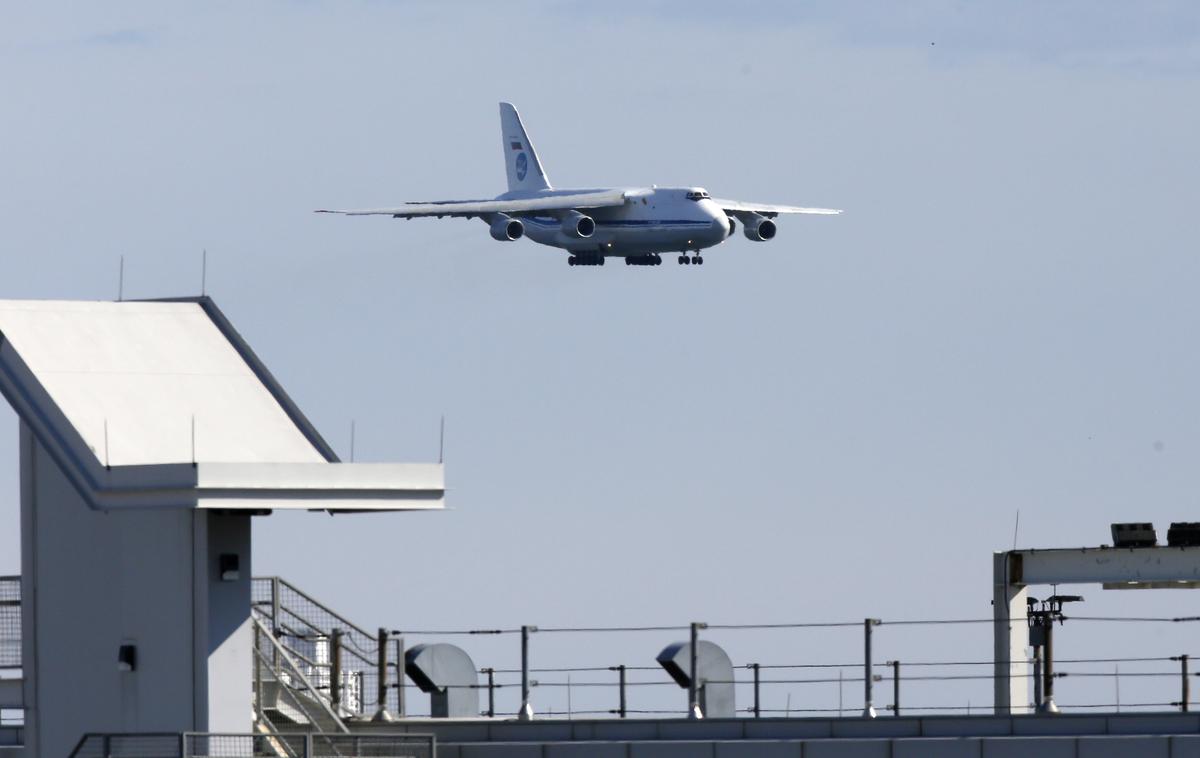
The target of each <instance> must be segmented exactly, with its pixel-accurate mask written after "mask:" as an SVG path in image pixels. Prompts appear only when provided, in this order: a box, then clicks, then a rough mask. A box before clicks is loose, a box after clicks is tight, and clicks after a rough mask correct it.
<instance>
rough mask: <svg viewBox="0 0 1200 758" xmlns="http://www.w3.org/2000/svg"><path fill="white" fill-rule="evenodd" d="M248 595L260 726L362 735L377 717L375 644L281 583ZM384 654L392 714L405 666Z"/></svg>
mask: <svg viewBox="0 0 1200 758" xmlns="http://www.w3.org/2000/svg"><path fill="white" fill-rule="evenodd" d="M253 591H254V602H253V611H254V612H253V616H254V624H255V645H254V649H255V660H254V664H255V665H254V675H253V687H254V703H255V714H256V718H257V720H258V721H259V722H260V723H261V724H262V725H264V726H266V727H268V728H270V729H272V730H277V731H281V732H295V731H303V732H311V733H317V734H328V735H335V734H350V733H355V732H358V731H360V730H359V729H356V726H359V725H362V724H363V723H364V722H366V721H368V720H369V719H370V718H371V717H372V716H374V714H375V711H376V709H377V704H376V703H375V700H376V693H377V692H378V682H379V671H380V669H379V652H380V651H379V640H378V638H376V637H375V636H372V635H370V634H368V633H367V632H366V631H365V630H364V629H362V628H361V627H359V626H357V625H355V624H353V623H351V622H350V621H349V620H348V619H346V618H345V617H343V616H341V615H340V614H338V613H336V612H334V611H333V610H331V609H330V608H329V607H328V606H326V605H324V604H323V603H320V602H319V601H317V600H316V599H314V598H312V597H311V596H309V595H307V594H305V593H304V592H302V591H301V590H300V589H299V588H297V587H295V586H294V585H292V584H289V583H288V582H286V581H284V580H283V579H281V578H279V577H267V578H256V579H254V580H253ZM387 652H388V653H390V654H391V655H389V656H388V658H389V660H388V661H387V663H386V665H385V666H384V668H383V671H384V676H385V677H386V685H387V688H388V695H387V700H388V703H387V706H388V710H389V711H390V712H392V713H396V712H399V711H400V710H401V707H400V704H401V696H400V695H399V687H397V685H396V683H397V682H400V681H403V670H402V668H401V667H402V666H403V663H399V664H398V663H397V659H398V657H399V654H400V651H399V648H398V647H397V648H394V649H390V650H387ZM335 680H336V686H334V683H335Z"/></svg>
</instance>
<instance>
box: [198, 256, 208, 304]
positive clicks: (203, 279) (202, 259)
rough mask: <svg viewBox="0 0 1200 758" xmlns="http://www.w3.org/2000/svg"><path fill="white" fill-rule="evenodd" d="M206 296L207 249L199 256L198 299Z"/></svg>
mask: <svg viewBox="0 0 1200 758" xmlns="http://www.w3.org/2000/svg"><path fill="white" fill-rule="evenodd" d="M207 294H208V248H205V249H204V250H203V251H202V252H201V254H200V297H204V296H205V295H207Z"/></svg>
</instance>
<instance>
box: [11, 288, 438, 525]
mask: <svg viewBox="0 0 1200 758" xmlns="http://www.w3.org/2000/svg"><path fill="white" fill-rule="evenodd" d="M0 394H3V395H4V397H5V398H7V399H8V401H9V403H10V404H11V405H12V406H13V408H14V409H15V410H16V411H17V414H18V415H19V416H20V417H21V420H22V421H23V422H24V423H25V424H26V425H27V426H28V428H29V429H30V431H31V432H32V433H33V434H34V436H35V437H36V439H37V440H38V442H39V443H40V444H41V446H42V448H43V449H45V451H46V453H47V454H48V455H49V456H50V458H51V459H52V460H54V461H55V463H56V464H57V465H58V466H59V468H60V469H61V470H62V471H63V472H64V474H65V475H66V476H67V477H68V478H69V479H70V481H71V482H72V483H73V484H74V486H75V487H76V489H77V490H78V491H79V492H80V493H81V494H82V495H83V496H84V498H85V499H86V501H87V502H88V504H89V505H90V506H91V507H92V508H96V509H101V510H108V509H113V508H123V507H138V508H146V507H149V508H154V507H167V508H178V507H185V508H188V507H190V508H242V509H250V510H255V511H263V510H271V509H276V508H298V509H317V510H330V511H334V510H341V511H360V510H364V511H365V510H410V509H428V508H441V507H443V498H444V495H445V483H444V481H445V480H444V470H443V467H442V465H441V463H372V464H363V463H341V462H340V461H339V460H338V458H337V455H336V454H335V453H334V452H333V450H332V449H331V448H330V447H329V445H328V444H327V443H326V442H325V440H324V439H322V438H321V436H320V434H318V433H317V431H316V429H314V428H313V426H312V424H310V423H309V421H308V419H307V418H305V417H304V414H303V413H301V411H300V409H299V408H297V407H296V405H295V403H293V402H292V400H291V398H289V397H288V396H287V393H286V392H284V390H283V388H282V387H281V386H280V384H279V383H278V382H277V381H276V380H275V378H274V377H273V376H272V375H271V373H270V372H269V371H268V370H267V368H266V366H264V365H263V364H262V362H261V361H259V359H258V357H257V356H256V355H255V354H254V353H253V351H252V350H251V349H250V347H249V346H248V345H247V344H246V343H245V341H244V340H243V339H242V338H241V336H240V335H238V333H237V332H236V331H235V330H234V328H233V326H232V325H231V324H230V323H229V321H228V320H227V319H226V318H225V316H224V314H222V313H221V311H220V309H218V308H217V307H216V305H215V304H214V303H213V302H212V301H211V300H209V299H208V298H203V297H202V298H198V299H194V300H186V301H154V302H117V303H113V302H80V301H44V300H0Z"/></svg>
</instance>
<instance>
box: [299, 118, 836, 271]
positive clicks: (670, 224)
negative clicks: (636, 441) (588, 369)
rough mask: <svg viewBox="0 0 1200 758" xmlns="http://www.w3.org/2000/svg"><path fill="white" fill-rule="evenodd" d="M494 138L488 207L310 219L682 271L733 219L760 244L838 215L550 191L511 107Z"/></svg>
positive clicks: (449, 204) (656, 190)
mask: <svg viewBox="0 0 1200 758" xmlns="http://www.w3.org/2000/svg"><path fill="white" fill-rule="evenodd" d="M500 130H501V137H503V140H504V165H505V168H506V169H507V171H508V192H505V193H504V194H503V195H500V196H498V197H496V198H495V199H494V200H432V201H425V202H409V203H405V204H404V205H402V206H400V207H399V208H380V209H376V210H348V211H347V210H342V211H334V210H319V211H317V213H341V214H344V215H347V216H391V217H392V218H405V219H411V218H417V217H420V216H436V217H438V218H442V217H443V216H459V217H464V218H474V217H478V218H480V219H482V220H483V221H484V222H486V223H487V224H488V225H489V226H490V227H491V233H492V237H493V238H494V239H496V240H499V241H501V242H513V241H515V240H519V239H521V237H524V236H525V235H529V238H530V239H532V240H533V241H534V242H540V243H541V244H543V245H550V246H552V247H558V248H563V249H564V250H567V251H569V252H570V253H571V257H570V258H569V259H568V261H567V262H568V263H570V264H571V265H572V266H603V265H604V259H605V258H608V257H623V258H624V259H625V263H626V265H633V266H657V265H659V264H660V263H662V258H661V256H660V253H675V252H677V253H679V263H681V264H689V263H704V258H703V257H701V256H700V254H699V253H700V251H701V250H703V249H704V248H707V247H713V246H714V245H719V244H720V243H722V242H724V241H725V240H726V239H728V238H729V237H730V235H732V234H733V233H734V231H735V229H736V228H737V224H736V222H735V220H734V219H737V221H741V222H742V231H743V233H744V234H745V235H746V237H747V239H751V240H754V241H755V242H765V241H767V240H769V239H773V238H774V237H775V222H774V221H773V220H772V219H774V218H775V217H776V216H778V215H779V214H781V213H812V214H819V215H832V214H837V213H841V211H838V210H831V209H829V208H796V207H792V206H789V205H760V204H758V203H743V202H740V201H737V200H717V199H715V198H712V197H709V194H708V192H706V191H705V190H704V189H702V188H700V187H649V188H633V189H554V188H553V187H551V186H550V180H549V179H547V178H546V172H545V171H544V170H543V169H542V162H541V161H540V160H539V159H538V155H537V151H536V150H534V149H533V144H532V143H530V141H529V135H528V134H526V133H525V127H524V126H522V124H521V117H520V116H518V115H517V109H516V108H514V107H513V106H512V104H510V103H500ZM689 253H695V255H688V254H689Z"/></svg>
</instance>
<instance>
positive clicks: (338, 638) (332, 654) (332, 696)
mask: <svg viewBox="0 0 1200 758" xmlns="http://www.w3.org/2000/svg"><path fill="white" fill-rule="evenodd" d="M329 702H330V704H331V705H332V706H333V712H334V713H336V714H337V715H338V717H339V718H340V717H341V711H339V710H338V707H339V706H340V705H341V703H342V630H341V629H334V630H333V634H331V635H330V638H329Z"/></svg>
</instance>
